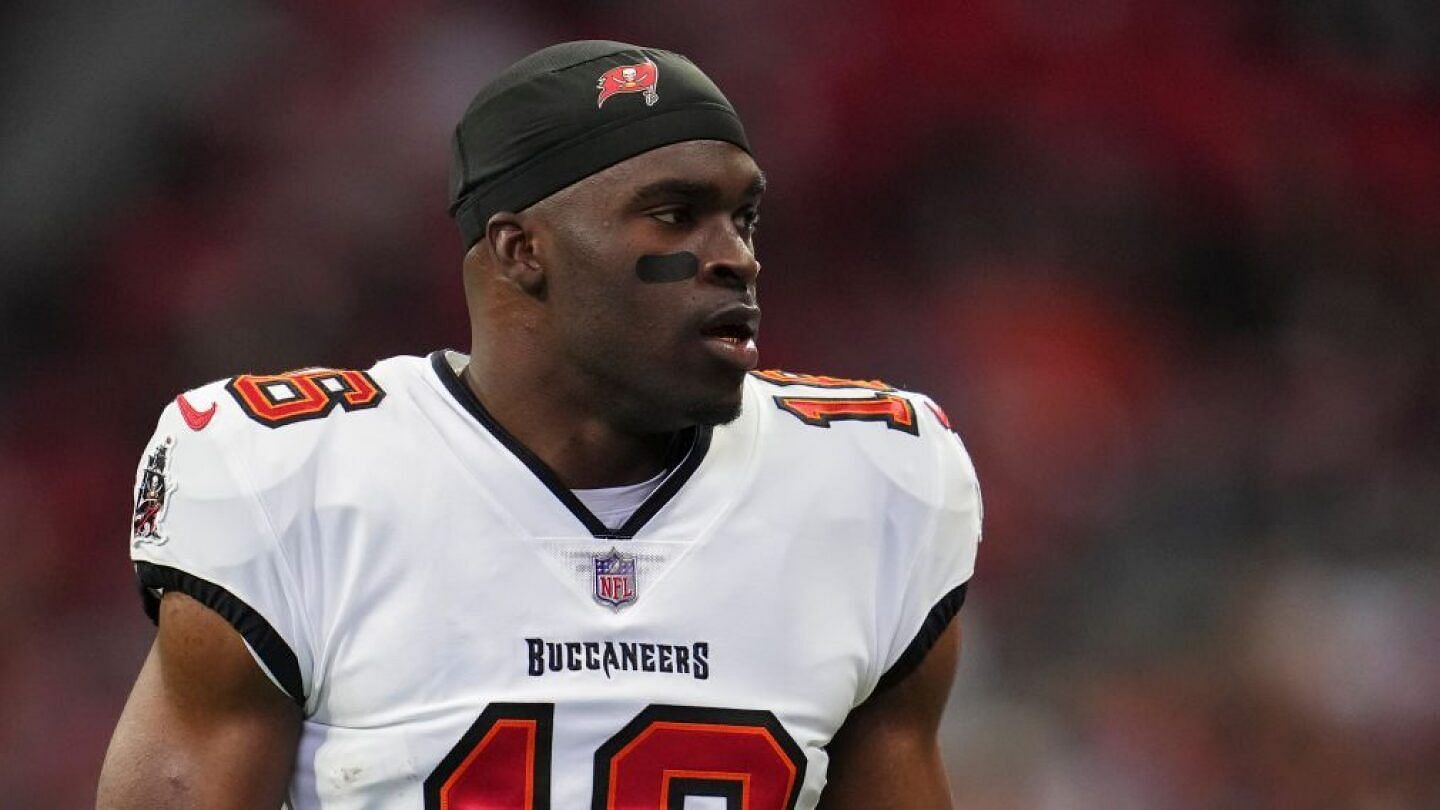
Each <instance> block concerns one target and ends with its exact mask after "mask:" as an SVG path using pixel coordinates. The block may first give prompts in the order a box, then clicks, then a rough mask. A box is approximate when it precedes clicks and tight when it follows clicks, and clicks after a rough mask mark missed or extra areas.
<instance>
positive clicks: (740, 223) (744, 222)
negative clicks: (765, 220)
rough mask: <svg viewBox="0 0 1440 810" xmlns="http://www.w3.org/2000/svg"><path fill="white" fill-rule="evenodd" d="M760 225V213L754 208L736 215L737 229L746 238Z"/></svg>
mask: <svg viewBox="0 0 1440 810" xmlns="http://www.w3.org/2000/svg"><path fill="white" fill-rule="evenodd" d="M759 225H760V212H759V211H757V210H756V209H754V208H746V209H745V210H743V211H741V212H740V213H739V214H736V215H735V227H736V228H738V229H739V230H740V233H741V234H742V235H744V236H751V235H753V234H754V233H755V229H756V228H757V227H758V226H759Z"/></svg>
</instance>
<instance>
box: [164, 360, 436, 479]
mask: <svg viewBox="0 0 1440 810" xmlns="http://www.w3.org/2000/svg"><path fill="white" fill-rule="evenodd" d="M426 368H428V367H427V365H426V363H425V360H424V358H422V357H413V356H408V355H402V356H398V357H391V358H387V359H384V360H381V361H379V362H377V363H375V364H374V365H372V366H371V367H370V368H368V369H364V370H360V369H346V368H331V367H322V366H313V367H308V368H301V369H296V370H293V371H286V372H280V373H245V374H237V375H235V376H233V377H226V378H223V379H219V380H215V381H212V382H209V383H206V384H204V385H201V386H198V387H195V388H192V389H189V390H187V391H182V392H180V393H179V394H177V395H176V396H175V398H174V399H172V400H171V401H170V402H169V403H168V404H167V405H166V406H165V409H164V411H163V412H162V414H161V416H160V421H159V426H158V428H157V430H156V435H157V437H160V436H162V435H163V436H165V437H169V438H171V439H173V440H180V439H181V438H182V437H184V438H185V439H188V440H189V441H187V442H186V444H188V445H190V446H194V447H197V448H203V449H202V450H200V452H206V453H217V454H223V455H226V456H230V457H235V458H244V459H247V460H252V461H253V460H257V459H258V460H275V459H278V458H291V459H301V458H305V457H308V456H311V455H313V454H315V453H316V452H319V451H322V450H323V449H324V448H325V447H326V446H327V445H329V444H332V443H333V442H334V441H335V440H337V439H342V437H350V436H354V435H356V434H358V433H383V432H384V431H386V430H387V429H388V427H389V426H390V425H391V423H392V422H393V421H394V417H395V415H396V413H395V412H396V411H400V410H403V409H404V401H405V400H406V399H407V398H408V397H409V396H410V392H411V391H412V390H413V388H414V385H415V382H416V381H417V380H418V378H419V377H420V375H421V374H423V373H424V370H425V369H426Z"/></svg>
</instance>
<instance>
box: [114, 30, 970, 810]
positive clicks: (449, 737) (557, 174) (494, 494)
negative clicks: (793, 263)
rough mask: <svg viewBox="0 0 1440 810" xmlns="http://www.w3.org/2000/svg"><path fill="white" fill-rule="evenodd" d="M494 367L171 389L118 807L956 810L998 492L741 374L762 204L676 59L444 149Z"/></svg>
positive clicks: (576, 75) (956, 454) (526, 68)
mask: <svg viewBox="0 0 1440 810" xmlns="http://www.w3.org/2000/svg"><path fill="white" fill-rule="evenodd" d="M454 166H455V170H454V174H453V181H454V182H453V188H452V192H453V206H452V213H453V214H454V215H455V217H456V220H457V222H458V223H459V225H460V229H461V233H462V234H463V235H464V237H465V239H466V244H467V246H468V248H469V250H468V252H467V254H466V257H465V263H464V284H465V294H466V301H467V303H468V305H469V308H470V313H471V324H472V326H471V332H472V334H471V350H470V354H469V355H464V354H460V353H456V352H451V351H437V352H434V353H432V354H430V355H429V356H428V357H395V358H391V359H388V360H384V361H381V362H379V363H377V364H376V365H375V366H373V367H372V368H370V369H369V370H367V371H352V370H336V369H323V368H314V369H305V370H301V371H295V372H289V373H286V374H278V375H251V374H246V375H241V376H238V377H234V378H231V379H228V380H223V381H220V382H216V383H212V384H209V385H206V386H202V387H200V388H198V389H195V390H193V391H188V392H186V393H184V394H182V395H181V396H179V397H178V398H177V399H176V400H175V402H174V403H173V404H172V405H171V406H170V407H168V408H167V409H166V410H165V413H164V414H163V415H162V416H161V418H160V423H159V426H158V428H157V430H156V432H155V435H154V438H153V439H152V440H151V442H150V445H149V446H148V448H147V449H146V450H145V452H144V454H143V455H142V458H141V462H140V466H139V471H138V476H137V486H136V489H137V492H136V504H135V516H134V521H133V525H132V535H131V549H132V557H133V558H134V561H135V568H136V573H137V575H138V577H139V580H140V584H141V586H142V588H141V589H142V594H143V597H144V600H145V606H146V609H147V611H148V612H149V614H150V615H151V617H152V618H153V619H154V620H155V621H156V622H157V623H158V625H159V631H158V636H157V639H156V642H155V644H154V646H153V648H152V650H151V652H150V655H149V657H148V659H147V660H146V662H145V665H144V668H143V669H142V671H141V673H140V676H139V679H138V681H137V683H136V685H135V689H134V691H133V693H132V694H131V697H130V701H129V703H128V705H127V706H126V709H125V712H124V715H123V716H122V717H121V720H120V723H119V727H118V728H117V730H116V733H115V738H114V741H113V742H112V744H111V747H110V751H109V754H108V756H107V757H106V762H105V767H104V771H103V773H102V775H101V781H100V792H99V802H98V803H99V805H100V806H101V807H105V808H132V807H133V808H140V807H143V808H168V807H185V808H196V807H202V808H212V807H213V808H231V807H234V808H254V807H277V806H279V805H281V804H282V803H285V802H288V804H289V805H290V806H291V807H294V808H297V809H303V810H309V809H310V808H370V807H376V808H449V809H450V810H460V809H461V808H464V809H466V810H470V809H472V808H491V809H498V810H542V809H543V808H552V807H553V808H586V807H589V808H617V809H619V808H623V809H624V810H670V809H671V808H691V810H694V808H720V807H724V808H732V809H733V810H738V809H739V808H749V810H792V809H793V808H814V807H824V808H828V809H830V810H833V809H834V808H901V809H902V810H903V809H905V808H926V809H927V810H928V809H929V808H944V807H948V806H949V805H950V799H949V794H948V789H947V786H946V780H945V774H944V770H943V768H942V766H941V762H940V757H939V751H938V747H937V742H936V727H937V724H938V722H939V717H940V713H941V710H942V709H943V706H944V703H945V699H946V696H947V694H948V691H949V687H950V682H951V679H952V676H953V673H954V668H955V663H956V659H957V656H958V651H959V624H958V622H957V621H954V617H955V615H956V613H957V611H958V610H959V608H960V604H961V602H962V601H963V598H964V593H965V583H966V582H967V580H968V579H969V577H970V575H971V573H972V571H973V568H974V561H975V552H976V547H977V544H978V541H979V530H980V502H979V494H978V489H977V486H976V483H975V475H974V470H973V468H972V467H971V464H970V461H969V458H968V457H967V455H966V453H965V451H964V449H963V447H962V446H961V444H960V441H959V439H958V438H957V437H956V436H955V434H954V433H953V432H951V430H950V429H949V425H948V423H947V422H946V420H945V417H944V415H943V413H942V412H941V411H940V409H939V408H938V407H937V406H936V405H935V404H934V403H932V402H931V401H929V400H928V399H926V398H925V397H923V396H920V395H917V394H911V393H907V392H903V391H897V390H895V389H892V388H890V387H889V386H886V385H884V384H883V383H879V382H875V381H855V380H841V379H835V378H830V377H817V376H807V375H799V374H787V373H783V372H754V371H753V369H754V368H755V367H756V362H757V357H758V355H757V352H756V347H755V337H756V334H757V329H758V325H759V319H760V312H759V309H758V308H757V307H756V278H757V275H758V273H759V270H760V266H759V264H758V263H757V262H756V259H755V252H754V242H753V237H754V229H755V222H756V216H757V214H756V211H757V208H758V206H759V202H760V196H761V194H762V192H763V190H764V184H765V181H764V177H763V175H762V174H761V172H760V170H759V169H758V168H757V166H756V164H755V161H754V160H753V158H752V157H751V154H750V147H749V145H748V142H747V141H746V139H745V134H744V130H743V129H742V128H741V126H740V122H739V119H738V117H736V115H735V113H734V110H733V109H732V108H731V106H730V104H729V102H728V101H726V100H725V98H724V96H723V95H722V94H721V93H720V91H719V90H718V88H716V87H715V86H714V84H713V83H711V82H710V80H709V79H708V78H706V77H705V75H704V74H703V73H701V72H700V71H699V70H698V69H697V68H696V67H695V66H694V65H693V64H691V63H690V62H689V61H688V60H686V59H685V58H684V57H682V56H679V55H676V54H673V53H670V52H667V51H661V50H657V49H652V48H640V47H637V46H633V45H626V44H623V43H615V42H574V43H565V44H562V45H557V46H554V47H552V48H547V49H545V50H542V51H540V52H538V53H536V54H532V55H531V56H529V57H527V58H526V59H524V60H521V61H520V62H518V63H516V64H515V65H513V66H512V67H511V68H509V69H508V70H507V71H505V72H504V73H503V74H501V75H500V76H499V77H497V78H496V79H495V80H494V81H492V82H491V83H490V84H489V85H487V87H486V88H485V89H484V90H482V91H481V93H480V94H479V95H478V96H477V97H476V99H475V101H474V102H473V103H472V104H471V106H470V108H469V109H468V110H467V111H466V113H465V116H464V118H463V119H462V121H461V123H460V125H459V127H458V128H457V131H456V136H455V163H454Z"/></svg>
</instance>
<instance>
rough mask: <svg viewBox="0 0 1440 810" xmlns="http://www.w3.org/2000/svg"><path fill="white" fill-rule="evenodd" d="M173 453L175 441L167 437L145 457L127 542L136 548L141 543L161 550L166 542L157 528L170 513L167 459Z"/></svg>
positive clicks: (172, 485)
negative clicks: (166, 514) (158, 547)
mask: <svg viewBox="0 0 1440 810" xmlns="http://www.w3.org/2000/svg"><path fill="white" fill-rule="evenodd" d="M174 449H175V439H174V438H173V437H170V436H166V437H165V439H164V440H163V441H161V442H159V443H158V444H156V445H155V449H154V450H151V451H150V454H149V455H148V456H146V457H145V469H144V470H142V471H141V473H140V483H139V484H138V485H137V486H136V487H135V516H134V519H133V520H132V521H131V523H130V541H131V543H132V544H134V545H136V546H139V545H141V544H144V543H149V544H151V545H156V546H163V545H164V544H165V542H166V541H167V540H168V539H169V538H168V537H166V536H165V535H164V534H161V527H160V524H161V523H162V522H163V521H164V520H165V513H166V512H167V511H169V509H170V495H171V493H173V492H174V491H175V483H174V482H173V481H171V480H170V457H171V453H172V452H173V451H174Z"/></svg>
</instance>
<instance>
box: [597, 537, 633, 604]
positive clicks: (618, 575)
mask: <svg viewBox="0 0 1440 810" xmlns="http://www.w3.org/2000/svg"><path fill="white" fill-rule="evenodd" d="M591 559H592V560H593V561H594V562H595V601H596V602H599V603H600V604H602V605H604V606H606V607H608V608H610V609H612V610H616V611H618V610H620V608H622V607H625V606H626V605H628V604H630V603H632V602H634V601H635V598H636V595H637V594H636V593H635V555H633V554H621V553H620V552H619V551H617V550H615V549H614V548H611V549H610V553H609V554H604V555H600V556H595V557H591Z"/></svg>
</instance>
